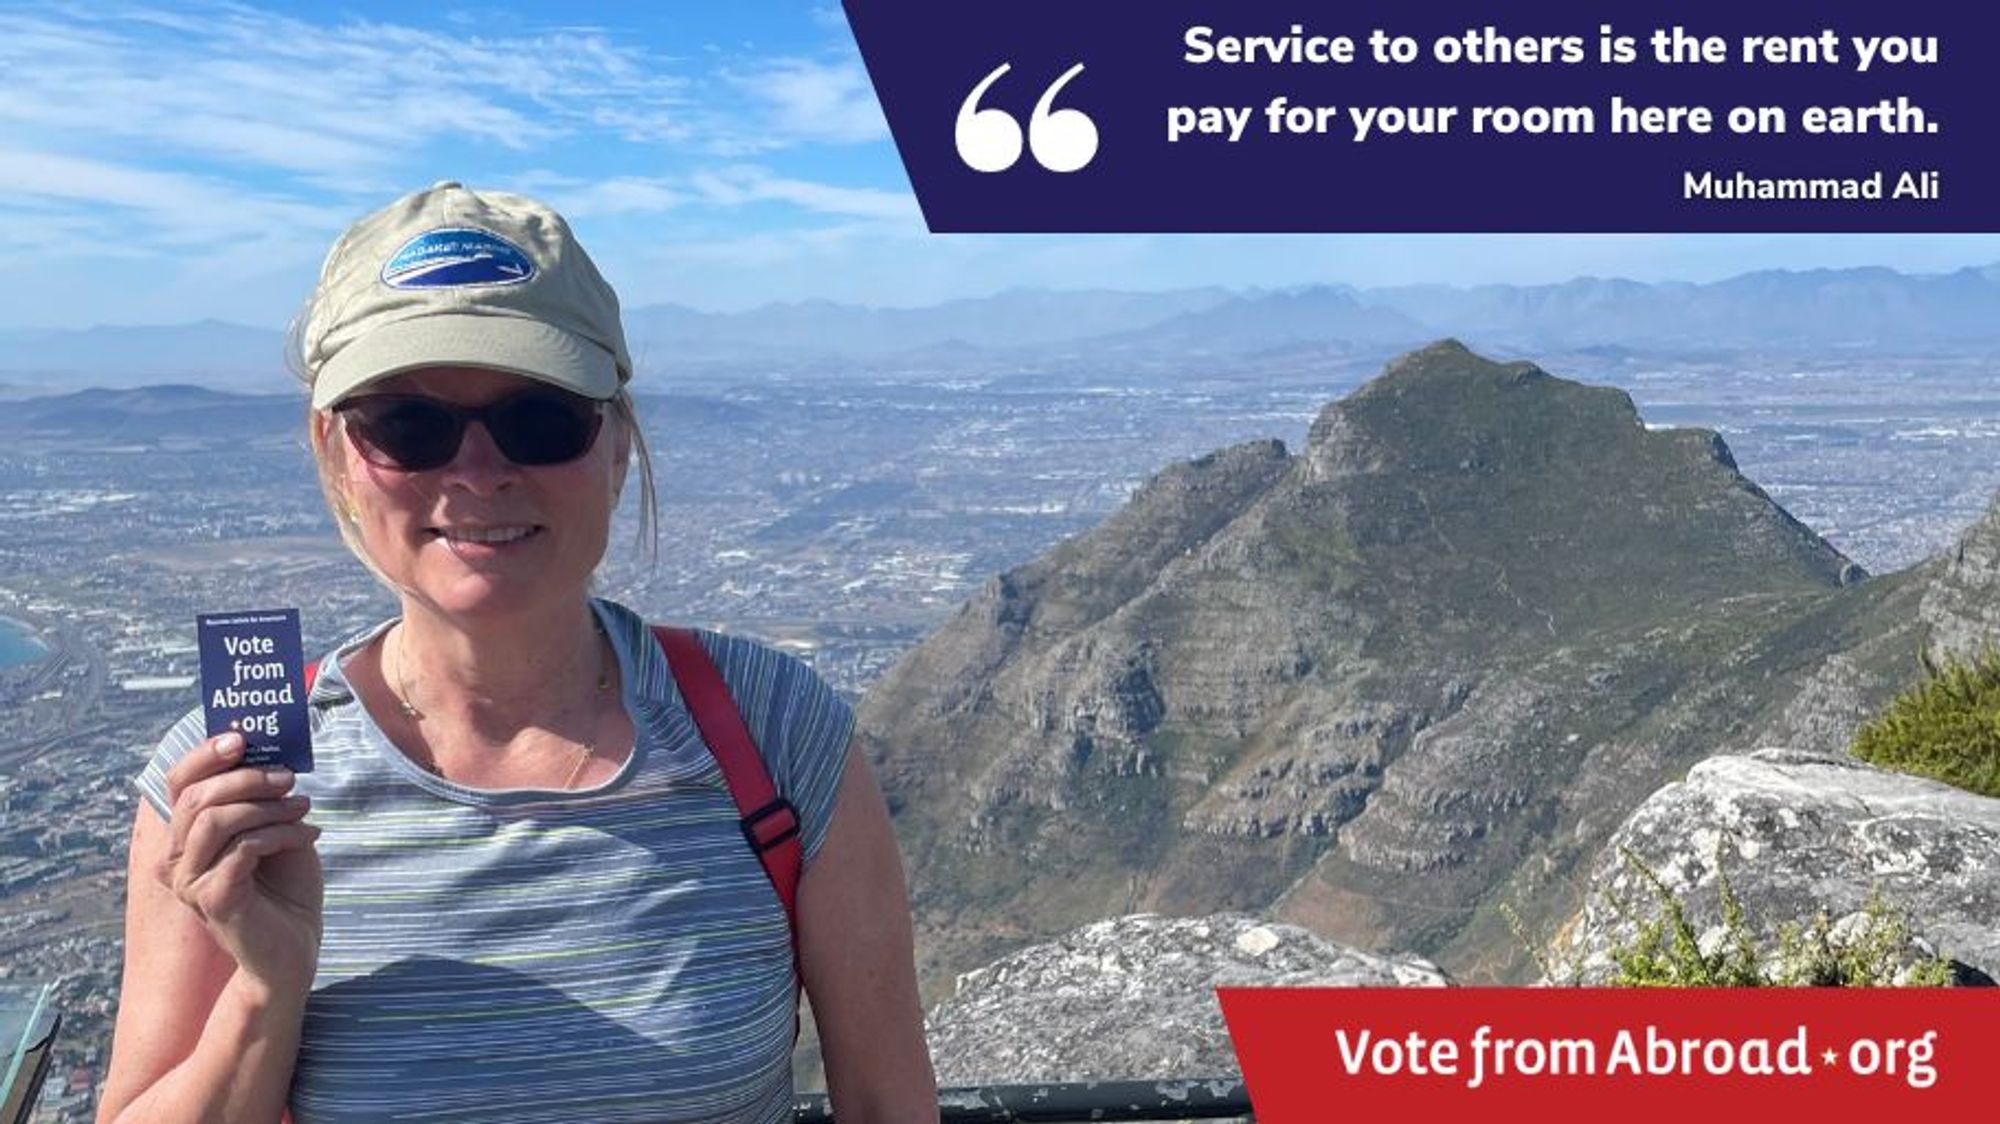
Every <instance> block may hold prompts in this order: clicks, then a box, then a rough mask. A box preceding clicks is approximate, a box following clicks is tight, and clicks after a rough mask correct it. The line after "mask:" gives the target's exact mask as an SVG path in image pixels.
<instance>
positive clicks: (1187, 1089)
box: [792, 1077, 1250, 1124]
mask: <svg viewBox="0 0 2000 1124" xmlns="http://www.w3.org/2000/svg"><path fill="white" fill-rule="evenodd" d="M1249 1115H1250V1094H1249V1092H1248V1091H1247V1090H1246V1089H1244V1087H1243V1080H1242V1079H1241V1078H1238V1077H1217V1078H1182V1079H1178V1080H1173V1081H1078V1082H1068V1083H1047V1084H1041V1085H973V1086H967V1087H962V1088H952V1089H939V1090H938V1117H939V1119H940V1120H941V1121H942V1122H943V1124H1012V1122H1014V1121H1022V1122H1027V1121H1047V1122H1050V1124H1056V1122H1060V1121H1075V1120H1228V1119H1233V1118H1238V1117H1248V1116H1249ZM792 1119H793V1120H794V1122H795V1124H832V1121H833V1110H832V1108H831V1106H829V1105H828V1104H827V1100H826V1096H825V1095H824V1094H820V1093H814V1094H810V1095H807V1096H803V1097H800V1098H798V1099H797V1100H796V1101H795V1102H794V1103H793V1116H792Z"/></svg>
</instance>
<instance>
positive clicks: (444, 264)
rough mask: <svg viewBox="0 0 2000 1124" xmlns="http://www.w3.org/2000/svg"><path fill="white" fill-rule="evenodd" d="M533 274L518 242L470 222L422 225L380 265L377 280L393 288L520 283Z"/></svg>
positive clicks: (527, 258)
mask: <svg viewBox="0 0 2000 1124" xmlns="http://www.w3.org/2000/svg"><path fill="white" fill-rule="evenodd" d="M534 275H535V263H534V261H533V259H531V258H529V257H528V255H527V254H526V253H524V252H523V251H522V250H521V248H520V247H519V246H516V245H514V244H513V243H512V242H509V241H507V240H506V239H505V238H502V237H500V236H499V235H498V234H495V233H493V232H492V231H490V230H480V229H479V228H477V227H470V226H449V227H444V228H441V229H438V230H427V231H425V232H423V233H422V234H419V235H417V236H416V237H415V238H412V239H410V240H409V241H408V242H405V243H403V248H402V249H400V250H397V251H396V253H395V255H394V256H392V257H391V258H390V259H389V260H388V261H387V262H385V263H384V264H383V266H382V282H383V283H384V284H386V285H388V286H389V287H390V288H394V289H453V288H459V287H461V286H467V285H519V284H520V283H521V282H523V281H526V280H528V279H529V278H530V277H533V276H534Z"/></svg>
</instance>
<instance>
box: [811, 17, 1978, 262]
mask: <svg viewBox="0 0 2000 1124" xmlns="http://www.w3.org/2000/svg"><path fill="white" fill-rule="evenodd" d="M846 7H847V13H848V19H849V22H850V24H851V25H852V27H853V29H854V34H855V37H856V40H857V41H858V43H859V45H860V48H861V54H862V58H863V60H864V62H865V63H866V64H867V67H868V73H869V76H870V78H871V79H872V80H873V82H874V85H875V92H876V95H877V96H878V97H879V98H880V100H881V103H882V107H883V110H884V112H885V113H886V114H887V117H888V121H889V127H890V130H891V132H892V133H893V134H894V136H895V140H896V146H897V148H898V150H899V151H900V152H901V154H902V158H903V163H904V166H905V167H906V169H907V170H908V172H909V175H910V181H911V183H912V185H913V186H914V188H915V189H916V193H917V199H918V202H919V203H920V204H921V206H922V208H923V212H924V216H925V219H926V221H927V222H928V223H929V225H930V228H931V229H932V230H933V231H938V232H999V231H1023V232H1029V231H1046V232H1090V231H1104V232H1147V231H1161V232H1170V231H1233V232H1254V231H1272V232H1288V231H1289V232H1310V231H1400V232H1426V231H1440V232H1442V231H1548V232H1590V231H1634V232H1680V231H1824V232H1835V231H1885V232H1917V231H1932V232H1959V233H1973V232H1991V231H1996V230H2000V125H1996V117H2000V94H1996V93H1995V90H1996V89H1997V88H2000V87H1996V85H1995V83H1994V81H1993V77H1992V76H1993V72H1994V70H1995V64H1994V63H1993V62H1992V61H1990V56H1991V55H1992V54H1993V52H1994V51H1995V49H1996V46H2000V44H1996V38H2000V35H1996V33H2000V15H1996V10H1997V9H1996V8H1995V6H1993V5H1990V4H1957V3H1954V4H1945V3H1937V2H1931V0H1922V2H1908V3H1897V4H1885V3H1880V2H1879V0H1878V2H1869V3H1861V2H1854V0H1822V2H1818V3H1813V4H1797V3H1774V2H1770V0H1745V2H1739V3H1729V4H1724V3H1716V2H1714V0H1683V2H1679V3H1673V4H1660V3H1623V4H1604V3H1594V4H1585V3H1576V2H1554V0H1551V2H1539V3H1511V4H1498V3H1492V2H1490V0H1489V2H1487V3H1465V2H1441V3H1427V4H1393V3H1386V2H1382V0H1346V2H1342V3H1311V2H1305V0H1293V2H1291V3H1273V2H1270V0H1240V2H1234V3H1226V4H1219V3H1186V2H1177V0H1163V2H1149V3H1101V2H1092V0H1061V2H1054V0H1009V2H1008V3H1005V4H953V3H938V2H936V0H847V3H846Z"/></svg>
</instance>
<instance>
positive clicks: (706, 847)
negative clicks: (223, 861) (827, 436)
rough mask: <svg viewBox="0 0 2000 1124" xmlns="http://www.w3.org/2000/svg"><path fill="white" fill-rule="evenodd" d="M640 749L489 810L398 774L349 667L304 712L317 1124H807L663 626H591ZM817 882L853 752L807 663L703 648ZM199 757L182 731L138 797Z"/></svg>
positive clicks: (777, 977)
mask: <svg viewBox="0 0 2000 1124" xmlns="http://www.w3.org/2000/svg"><path fill="white" fill-rule="evenodd" d="M593 606H594V608H595V611H596V612H597V614H598V617H599V619H600V620H601V621H602V623H603V625H604V628H605V632H606V634H607V636H609V638H610V640H611V643H612V646H613V649H614V651H615V652H616V653H617V657H618V664H619V669H620V678H621V680H622V683H623V690H624V703H625V706H626V709H627V711H628V712H629V713H630V714H631V716H632V720H633V726H634V728H635V729H636V731H637V739H636V744H635V745H634V747H633V751H632V755H631V758H630V760H629V761H628V762H627V763H626V764H625V766H624V767H623V768H622V769H620V770H619V772H618V774H617V775H616V776H614V777H613V778H611V779H610V780H609V781H607V782H606V783H604V784H603V785H600V786H598V787H596V788H589V789H582V790H578V791H574V792H554V791H548V790H540V789H507V790H491V789H474V788H466V787H463V786H460V785H457V784H453V783H452V782H450V781H448V780H444V779H441V778H438V777H435V776H432V775H431V774H430V773H428V772H426V771H425V770H424V769H422V768H421V767H419V766H418V765H416V764H415V763H414V762H412V761H411V760H410V759H409V758H407V757H405V756H404V755H403V754H402V753H400V752H399V751H397V750H396V749H395V747H394V746H392V745H391V744H390V743H389V741H388V739H387V738H386V737H385V736H384V735H383V733H382V731H381V729H380V728H379V727H377V726H376V725H375V724H374V722H373V721H372V720H371V719H370V717H369V715H368V712H367V710H366V708H364V707H362V706H361V705H360V704H359V702H358V701H357V700H356V699H355V697H354V693H353V691H352V689H351V688H350V687H349V686H348V683H347V680H346V677H345V676H344V675H343V674H342V671H341V667H340V660H341V659H344V658H345V657H346V656H347V655H348V654H349V653H351V652H353V651H355V650H357V649H358V648H359V647H361V646H362V645H364V644H366V643H367V642H368V641H369V640H371V639H373V638H374V637H375V636H376V635H378V634H379V633H380V632H382V631H383V630H384V629H386V628H387V627H388V626H389V624H390V623H392V622H384V623H383V624H382V625H379V626H377V627H376V628H374V629H371V630H369V631H367V632H365V633H363V634H361V635H359V636H356V637H355V638H353V639H351V640H349V641H348V642H347V643H345V644H343V645H342V646H341V647H340V648H339V649H337V650H336V652H335V653H334V654H333V655H332V656H330V657H328V658H327V659H325V660H322V661H321V663H320V669H321V670H320V675H319V679H318V681H317V683H315V685H314V687H313V690H312V692H311V694H310V696H309V702H310V709H311V714H312V733H313V757H314V770H315V771H314V772H312V773H310V774H306V775H304V776H301V777H300V778H299V781H298V785H297V791H298V792H301V793H304V794H306V795H308V796H310V797H312V800H313V808H312V811H311V813H310V814H309V815H308V817H307V819H308V821H309V822H311V823H315V824H318V825H319V826H320V827H321V828H322V829H323V834H322V835H321V837H320V839H319V843H318V847H319V853H320V856H321V860H322V864H323V866H324V868H325V872H326V913H325V922H326V924H325V936H324V939H323V940H322V942H321V946H320V957H319V968H318V974H317V975H316V977H315V978H314V980H313V984H312V993H311V995H310V996H309V998H308V1002H307V1007H306V1017H305V1029H304V1037H303V1041H302V1043H301V1045H300V1047H299V1055H298V1064H297V1067H296V1069H295V1071H294V1074H293V1078H292V1090H291V1109H292V1114H293V1116H294V1118H295V1120H296V1121H297V1122H298V1124H323V1122H324V1124H333V1122H341V1124H345V1122H349V1121H362V1120H368V1121H390V1120H394V1121H462V1122H476V1121H503V1120H504V1121H510V1122H511V1121H522V1120H573V1121H592V1122H599V1124H616V1122H620V1121H648V1122H654V1121H660V1122H666V1121H710V1122H714V1121H730V1122H734V1121H743V1122H751V1121H755V1122H773V1121H782V1120H787V1119H789V1118H790V1104H791V1097H792V1082H791V1047H792V1033H793V1026H792V1021H793V995H792V987H793V966H792V949H791V944H790V932H789V929H788V928H787V925H786V921H785V915H784V911H783V908H782V907H781V906H780V905H779V903H778V899H777V895H776V892H775V891H774V890H773V889H772V887H771V884H770V881H769V879H768V878H767V877H766V876H765V874H764V870H763V867H762V866H760V865H759V864H758V862H757V859H756V856H755V855H754V854H752V853H751V851H750V848H749V846H748V845H747V844H746V843H745V841H744V839H743V835H742V833H741V831H740V830H739V829H738V827H737V811H736V807H735V805H734V803H733V802H732V800H731V798H730V795H729V791H728V788H727V786H726V785H725V784H724V782H723V779H722V774H721V771H720V769H719V768H718V767H717V766H716V764H715V759H714V757H713V756H712V755H711V754H710V753H709V751H708V749H707V747H706V746H705V745H704V744H703V742H702V740H701V737H700V735H699V733H698V732H697V731H696V730H695V728H694V724H693V720H692V718H691V717H690V716H689V714H688V712H687V710H686V708H685V707H684V706H683V705H682V703H681V699H680V693H679V691H677V690H676V689H675V686H674V683H673V678H672V676H671V675H670V674H669V672H668V670H667V664H666V659H665V657H664V656H663V655H662V654H661V653H660V650H659V647H658V645H657V644H656V643H655V641H654V639H653V637H652V634H651V633H650V632H649V631H648V630H647V627H646V624H645V622H644V621H642V620H641V619H640V618H639V617H637V616H636V615H634V614H633V613H631V612H630V611H629V610H627V609H625V608H623V607H621V606H618V605H616V604H613V603H612V602H609V601H604V600H598V601H595V602H593ZM700 635H701V640H702V643H703V645H704V646H705V647H706V648H707V650H708V652H709V654H710V655H711V656H712V657H713V658H714V659H715V662H716V664H717V666H718V667H719V668H720V669H721V671H722V675H723V679H724V680H725V681H726V682H727V683H728V684H729V688H730V691H731V693H732V694H733V695H734V696H735V698H736V702H737V705H738V708H739V709H740V710H741V711H742V712H743V716H744V722H745V724H746V725H747V726H748V727H749V729H750V733H751V736H752V737H754V738H755V739H756V741H757V744H758V746H759V748H760V750H761V751H762V753H763V755H764V758H765V760H766V762H767V763H768V764H769V766H770V769H771V776H772V779H773V781H775V782H776V784H777V787H778V790H779V792H781V793H782V794H784V795H785V796H786V797H787V798H789V799H790V800H791V801H792V803H793V805H794V806H796V807H797V809H798V812H799V818H800V830H801V835H802V840H801V843H802V849H803V851H804V854H805V857H806V860H807V862H808V863H810V862H811V860H812V858H813V856H814V854H815V853H816V852H817V850H818V849H819V845H820V843H821V842H822V841H823V840H824V839H825V836H826V830H827V823H828V820H829V818H830V817H831V815H832V812H833V804H834V799H835V796H836V794H837V791H838V789H839V786H840V777H841V773H842V765H843V764H844V762H845V759H846V750H847V745H848V741H849V739H850V737H851V736H852V732H853V722H854V719H853V715H852V713H851V711H850V710H849V708H848V707H847V705H846V704H845V703H844V702H842V701H841V699H840V698H839V697H838V696H836V695H835V694H834V693H833V691H832V690H831V689H829V688H828V687H827V686H826V684H825V683H824V682H823V681H822V680H821V679H820V678H819V677H818V676H817V675H815V674H814V673H813V672H812V671H811V670H810V669H809V668H807V667H806V666H805V665H804V664H802V663H800V662H798V661H797V660H795V659H792V658H791V657H789V656H786V655H783V654H781V653H779V652H776V651H773V650H772V649H770V648H767V647H764V646H762V645H759V644H756V643H753V642H751V641H748V640H743V639H740V638H736V637H729V636H723V635H719V634H715V633H702V634H700ZM202 737H203V726H202V717H201V712H200V711H199V710H195V711H193V712H190V713H189V714H188V715H187V716H185V717H184V718H182V719H181V721H180V722H179V723H177V724H176V725H175V726H174V727H173V729H172V730H170V731H169V732H168V734H167V736H166V737H165V738H164V739H163V740H162V741H161V743H160V745H159V748H158V749H157V750H156V751H155V752H154V754H153V758H152V760H151V762H150V763H149V764H148V765H147V767H146V769H145V772H144V773H143V774H142V775H141V776H140V777H139V778H138V780H137V783H138V786H139V789H140V791H141V792H142V793H143V794H144V795H145V798H146V799H147V800H148V801H149V802H151V803H152V805H153V807H154V808H155V809H156V810H158V811H159V812H160V813H161V814H162V815H163V816H164V815H167V814H168V809H167V805H166V791H165V784H164V779H165V772H166V770H167V769H168V768H169V767H171V766H172V764H173V763H174V762H175V761H176V760H178V759H179V758H180V757H181V756H182V755H183V754H185V753H186V752H187V751H188V750H189V749H191V748H192V747H193V746H194V745H195V744H196V743H197V742H199V741H200V740H201V738H202Z"/></svg>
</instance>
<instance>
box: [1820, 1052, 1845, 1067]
mask: <svg viewBox="0 0 2000 1124" xmlns="http://www.w3.org/2000/svg"><path fill="white" fill-rule="evenodd" d="M1819 1058H1820V1060H1821V1061H1823V1062H1825V1063H1826V1064H1828V1065H1839V1064H1840V1055H1839V1054H1836V1053H1834V1052H1833V1051H1832V1050H1823V1051H1821V1052H1820V1055H1819Z"/></svg>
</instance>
